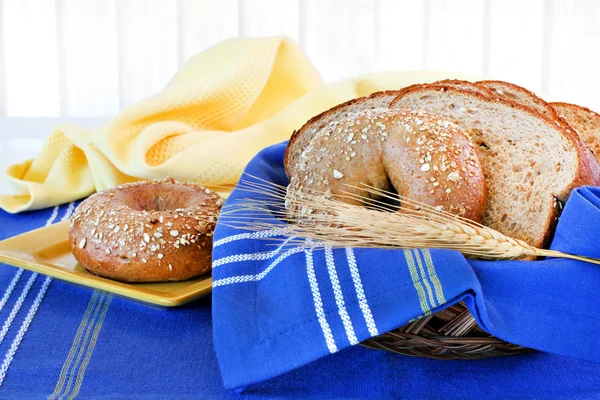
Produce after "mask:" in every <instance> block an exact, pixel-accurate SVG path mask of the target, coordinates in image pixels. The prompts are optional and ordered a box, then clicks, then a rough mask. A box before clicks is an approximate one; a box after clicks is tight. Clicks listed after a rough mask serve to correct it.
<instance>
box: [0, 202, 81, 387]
mask: <svg viewBox="0 0 600 400" xmlns="http://www.w3.org/2000/svg"><path fill="white" fill-rule="evenodd" d="M74 210H75V202H71V203H69V205H68V207H67V210H66V211H65V215H64V216H63V217H62V218H61V221H64V220H66V219H68V218H70V217H71V214H73V211H74ZM58 211H59V206H54V208H53V209H52V213H51V214H50V217H49V218H48V220H47V221H46V224H45V226H49V225H51V224H52V223H53V222H54V221H55V220H56V218H57V217H58ZM37 276H38V274H37V273H36V272H34V273H33V274H31V277H30V278H29V281H27V284H26V285H25V287H24V288H23V291H22V292H21V295H20V296H19V298H18V299H17V303H15V305H14V306H13V310H12V311H11V313H10V315H9V316H8V319H7V320H6V321H5V322H4V326H3V327H2V331H0V343H2V341H4V338H5V336H6V333H7V332H8V329H9V328H10V325H12V322H13V321H14V319H15V317H16V315H17V312H18V311H19V309H20V308H21V306H22V305H23V301H24V300H25V298H26V297H27V294H28V293H29V291H30V290H31V287H32V285H33V283H34V281H35V280H36V278H37ZM51 282H52V278H51V277H49V276H48V277H46V279H45V280H44V283H43V284H42V287H41V288H40V291H39V292H38V293H37V295H36V296H35V299H34V301H33V304H32V305H31V307H30V308H29V311H28V312H27V315H26V316H25V319H24V320H23V322H22V323H21V327H20V328H19V331H18V332H17V336H16V337H15V338H14V339H13V342H12V344H11V346H10V348H9V349H8V352H7V353H6V354H5V355H4V361H3V363H2V366H1V367H0V386H1V385H2V383H3V382H4V378H5V377H6V373H7V371H8V368H9V367H10V364H11V363H12V360H13V358H14V355H15V354H16V352H17V350H18V349H19V345H20V344H21V342H22V341H23V338H24V337H25V333H27V330H28V329H29V325H30V324H31V321H33V318H34V317H35V314H36V313H37V310H38V308H39V306H40V304H41V302H42V300H43V299H44V296H45V294H46V291H47V290H48V286H49V285H50V283H51ZM17 305H18V306H17ZM5 327H6V329H5Z"/></svg>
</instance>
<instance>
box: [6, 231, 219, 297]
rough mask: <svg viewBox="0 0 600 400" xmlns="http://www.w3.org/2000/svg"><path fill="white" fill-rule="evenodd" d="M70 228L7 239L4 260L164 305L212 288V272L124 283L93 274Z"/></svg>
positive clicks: (92, 286)
mask: <svg viewBox="0 0 600 400" xmlns="http://www.w3.org/2000/svg"><path fill="white" fill-rule="evenodd" d="M68 232H69V221H63V222H59V223H57V224H54V225H50V226H47V227H44V228H41V229H36V230H34V231H30V232H27V233H24V234H22V235H19V236H15V237H12V238H10V239H6V240H3V241H1V242H0V263H5V264H9V265H14V266H16V267H20V268H24V269H28V270H30V271H34V272H38V273H40V274H44V275H49V276H51V277H54V278H57V279H61V280H64V281H67V282H71V283H74V284H77V285H82V286H87V287H90V288H94V289H100V290H105V291H107V292H111V293H115V294H117V295H121V296H124V297H127V298H130V299H133V300H137V301H141V302H143V303H150V304H155V305H159V306H164V307H174V306H178V305H181V304H185V303H188V302H190V301H192V300H194V299H197V298H199V297H202V296H204V295H207V294H208V293H210V292H211V289H212V279H211V277H210V275H209V274H206V275H202V276H200V277H198V278H195V279H191V280H188V281H183V282H167V283H123V282H117V281H113V280H110V279H106V278H102V277H99V276H96V275H93V274H91V273H89V272H88V271H87V270H86V269H85V268H83V267H82V266H81V265H79V264H78V263H77V261H76V260H75V258H74V257H73V254H72V253H71V247H70V245H69V236H68Z"/></svg>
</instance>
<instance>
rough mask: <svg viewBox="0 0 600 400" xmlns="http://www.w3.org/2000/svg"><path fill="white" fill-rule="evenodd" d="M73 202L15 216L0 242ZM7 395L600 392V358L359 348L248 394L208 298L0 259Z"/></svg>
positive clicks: (2, 382)
mask: <svg viewBox="0 0 600 400" xmlns="http://www.w3.org/2000/svg"><path fill="white" fill-rule="evenodd" d="M72 210H73V205H64V206H61V207H57V208H53V209H48V210H43V211H38V212H31V213H26V214H21V215H9V214H6V213H3V212H0V239H4V238H7V237H10V236H13V235H16V234H19V233H22V232H25V231H28V230H31V229H35V228H38V227H41V226H44V225H45V224H49V223H53V222H58V221H60V220H61V219H64V218H68V216H69V215H70V213H71V212H72ZM0 296H1V297H0V324H2V328H1V329H0V398H1V399H11V398H15V399H29V398H48V397H50V398H69V396H72V397H78V398H85V399H90V398H91V399H94V398H102V399H113V398H127V399H136V398H140V399H141V398H143V399H186V398H194V399H200V398H202V399H204V398H238V397H242V398H256V399H263V398H315V397H320V398H338V399H339V398H369V397H371V398H390V399H395V398H411V399H421V398H425V399H426V398H431V399H438V398H448V399H471V398H472V399H481V398H490V399H509V398H518V399H522V398H540V399H542V398H543V399H547V398H565V399H572V398H578V399H581V398H589V399H595V398H600V366H599V365H598V364H594V363H591V362H586V361H580V360H575V359H571V358H567V357H561V356H554V355H549V354H544V353H533V354H527V355H522V356H517V357H504V358H495V359H488V360H481V361H436V360H428V359H421V358H410V357H404V356H398V355H392V354H389V353H386V352H382V351H374V350H369V349H365V348H362V347H360V346H354V347H352V348H349V349H346V350H342V351H340V352H339V353H336V354H333V355H331V356H327V357H324V358H322V359H320V360H317V361H315V362H313V363H311V364H309V365H307V366H304V367H301V368H299V369H297V370H294V371H292V372H289V373H286V374H284V375H281V376H279V377H276V378H274V379H271V380H268V381H265V382H262V383H260V384H256V385H252V386H250V387H248V388H246V389H245V390H244V391H243V392H242V393H237V392H231V391H227V390H225V389H223V383H222V378H221V375H220V372H219V369H218V366H217V361H216V358H215V354H214V350H213V338H212V320H211V300H210V298H208V297H207V298H203V299H200V300H198V301H196V302H193V303H191V304H189V305H186V306H182V307H179V308H176V309H169V310H164V309H155V308H150V307H147V306H144V305H140V304H137V303H133V302H130V301H127V300H123V299H121V298H118V297H113V296H112V295H109V294H107V293H104V292H99V291H92V290H88V289H86V288H80V287H75V286H71V285H68V284H64V283H62V282H60V281H58V280H55V279H49V278H46V277H45V276H42V275H36V274H32V273H31V272H29V271H23V272H20V270H18V269H16V268H13V267H9V266H4V265H2V266H0Z"/></svg>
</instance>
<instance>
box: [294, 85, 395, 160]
mask: <svg viewBox="0 0 600 400" xmlns="http://www.w3.org/2000/svg"><path fill="white" fill-rule="evenodd" d="M397 95H398V91H396V90H388V91H383V92H375V93H373V94H371V95H369V96H365V97H359V98H357V99H353V100H349V101H347V102H345V103H342V104H339V105H337V106H335V107H333V108H331V109H330V110H329V111H327V113H325V115H323V114H319V115H317V116H315V117H313V118H311V119H309V120H308V121H307V122H306V124H304V125H303V126H302V127H301V128H300V129H298V130H297V131H294V132H293V133H292V137H291V138H290V141H289V143H288V146H287V148H286V150H285V155H284V158H283V165H284V166H285V169H286V171H290V170H291V167H292V166H293V165H296V164H297V163H298V158H299V157H300V155H301V154H302V150H303V149H304V148H306V146H307V145H308V144H309V143H310V142H311V140H312V138H313V136H314V135H315V134H316V133H317V132H318V131H320V130H321V129H322V128H323V127H324V126H326V125H328V124H329V123H330V122H331V121H334V120H336V119H342V118H344V115H346V114H347V113H349V112H357V111H362V110H372V109H375V108H387V107H388V106H389V105H390V103H391V102H392V100H394V98H396V96H397Z"/></svg>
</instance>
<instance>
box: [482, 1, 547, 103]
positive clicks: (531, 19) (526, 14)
mask: <svg viewBox="0 0 600 400" xmlns="http://www.w3.org/2000/svg"><path fill="white" fill-rule="evenodd" d="M489 5H490V8H489V13H488V15H489V21H488V22H487V24H486V27H487V29H488V30H489V38H490V41H489V43H488V45H487V46H486V49H487V51H486V55H487V57H488V59H487V65H488V68H487V71H485V72H486V73H487V74H489V76H491V77H493V78H494V79H501V80H506V81H509V82H512V83H516V84H518V85H521V86H524V87H526V88H528V89H530V90H533V91H535V92H539V91H540V90H541V88H542V74H541V71H542V63H543V56H542V49H543V40H544V29H543V28H544V19H543V18H544V12H543V10H544V2H543V0H531V1H522V0H489Z"/></svg>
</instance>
